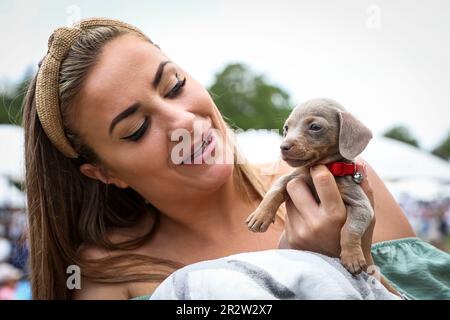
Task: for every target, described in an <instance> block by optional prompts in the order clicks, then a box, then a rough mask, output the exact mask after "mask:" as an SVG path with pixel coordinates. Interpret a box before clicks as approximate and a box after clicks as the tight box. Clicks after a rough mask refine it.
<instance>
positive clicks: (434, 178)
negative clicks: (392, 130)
mask: <svg viewBox="0 0 450 320" xmlns="http://www.w3.org/2000/svg"><path fill="white" fill-rule="evenodd" d="M281 140H282V138H281V136H280V135H279V134H277V133H276V132H273V131H267V130H249V131H246V132H242V133H238V134H237V141H238V144H239V146H240V149H241V150H242V151H243V153H244V155H245V156H246V157H247V159H248V161H249V162H250V163H261V162H270V161H276V160H277V159H279V157H280V149H279V145H280V143H281ZM362 157H363V158H364V159H365V160H367V161H368V162H369V163H370V165H371V166H372V167H373V168H374V169H375V171H376V172H377V173H378V175H379V176H380V177H381V178H382V179H383V181H385V182H386V184H387V185H388V187H389V189H390V190H391V192H392V193H393V194H394V196H396V197H397V196H400V195H401V194H409V195H410V196H412V197H414V198H416V199H421V200H433V199H436V198H438V197H450V163H449V162H446V161H444V160H442V159H440V158H438V157H436V156H434V155H432V154H430V153H428V152H426V151H423V150H420V149H417V148H414V147H412V146H410V145H407V144H405V143H402V142H399V141H396V140H392V139H388V138H384V137H377V138H374V139H372V141H371V142H370V143H369V145H368V147H367V149H366V150H365V151H364V152H363V153H362Z"/></svg>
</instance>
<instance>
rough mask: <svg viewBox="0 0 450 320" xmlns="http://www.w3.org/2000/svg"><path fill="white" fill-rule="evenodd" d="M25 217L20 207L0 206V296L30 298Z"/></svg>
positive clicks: (9, 298) (8, 298) (4, 298)
mask: <svg viewBox="0 0 450 320" xmlns="http://www.w3.org/2000/svg"><path fill="white" fill-rule="evenodd" d="M26 228H27V218H26V214H25V211H24V209H22V208H0V300H14V299H19V300H21V299H30V298H31V297H30V285H29V282H28V277H27V275H28V264H27V258H28V245H27V241H26Z"/></svg>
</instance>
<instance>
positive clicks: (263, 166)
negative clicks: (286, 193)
mask: <svg viewBox="0 0 450 320" xmlns="http://www.w3.org/2000/svg"><path fill="white" fill-rule="evenodd" d="M253 167H254V168H255V169H256V170H257V171H258V173H259V176H260V177H261V179H262V181H263V184H264V185H265V186H266V188H268V187H270V186H271V185H272V183H273V182H274V181H275V180H276V179H278V178H279V177H281V176H282V175H285V174H287V173H289V172H291V171H292V170H293V168H292V167H291V166H289V165H288V164H287V163H286V162H285V161H283V160H282V159H279V160H277V161H272V162H264V163H256V164H254V165H253Z"/></svg>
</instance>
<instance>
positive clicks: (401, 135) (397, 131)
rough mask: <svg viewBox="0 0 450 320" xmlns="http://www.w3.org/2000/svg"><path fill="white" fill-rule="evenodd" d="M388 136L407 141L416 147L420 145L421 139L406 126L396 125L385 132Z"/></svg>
mask: <svg viewBox="0 0 450 320" xmlns="http://www.w3.org/2000/svg"><path fill="white" fill-rule="evenodd" d="M383 135H384V136H385V137H387V138H391V139H395V140H398V141H402V142H405V143H407V144H410V145H412V146H414V147H416V148H418V147H419V141H418V140H417V139H416V138H415V137H414V136H413V135H412V134H411V132H410V131H409V129H408V128H406V127H405V126H395V127H393V128H391V129H389V130H388V131H386V132H385V133H384V134H383Z"/></svg>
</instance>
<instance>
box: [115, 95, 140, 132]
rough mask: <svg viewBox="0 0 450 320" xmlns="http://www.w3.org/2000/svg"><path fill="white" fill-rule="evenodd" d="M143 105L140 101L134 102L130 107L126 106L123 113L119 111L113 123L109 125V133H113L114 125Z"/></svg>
mask: <svg viewBox="0 0 450 320" xmlns="http://www.w3.org/2000/svg"><path fill="white" fill-rule="evenodd" d="M140 107H141V103H140V102H135V103H133V104H132V105H131V106H129V107H128V108H126V109H125V110H124V111H122V112H121V113H119V114H118V115H117V116H116V117H115V118H114V119H113V121H111V125H110V126H109V134H110V135H111V133H112V131H113V130H114V127H115V126H116V125H117V124H118V123H119V122H120V121H122V120H123V119H125V118H126V117H129V116H131V115H132V114H133V113H135V112H136V111H137V110H138V109H139V108H140Z"/></svg>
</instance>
